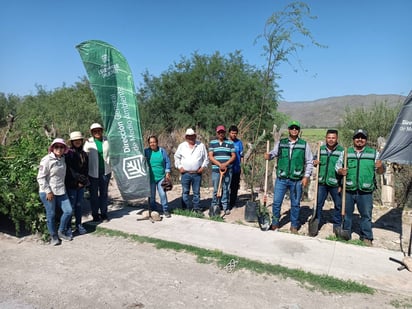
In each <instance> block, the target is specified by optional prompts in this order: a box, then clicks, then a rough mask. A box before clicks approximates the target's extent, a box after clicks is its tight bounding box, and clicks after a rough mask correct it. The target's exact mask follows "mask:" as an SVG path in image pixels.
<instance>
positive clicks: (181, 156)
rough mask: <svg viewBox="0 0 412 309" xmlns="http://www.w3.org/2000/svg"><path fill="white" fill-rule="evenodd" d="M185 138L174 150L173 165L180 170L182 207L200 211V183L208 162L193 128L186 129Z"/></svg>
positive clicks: (204, 149)
mask: <svg viewBox="0 0 412 309" xmlns="http://www.w3.org/2000/svg"><path fill="white" fill-rule="evenodd" d="M185 139H186V141H184V142H183V143H181V144H180V145H179V146H178V147H177V150H176V153H175V156H174V157H175V166H176V168H177V169H179V171H180V175H181V176H180V181H181V184H182V207H183V208H184V209H185V208H188V209H193V211H194V212H197V213H201V212H202V210H201V207H200V184H201V182H202V173H203V170H204V169H205V168H206V167H207V165H208V164H209V158H208V153H207V150H206V146H205V145H204V144H203V143H201V142H200V141H198V140H196V133H195V131H194V130H193V129H191V128H190V129H187V130H186V134H185ZM190 187H192V191H193V199H192V207H190V199H189V195H190Z"/></svg>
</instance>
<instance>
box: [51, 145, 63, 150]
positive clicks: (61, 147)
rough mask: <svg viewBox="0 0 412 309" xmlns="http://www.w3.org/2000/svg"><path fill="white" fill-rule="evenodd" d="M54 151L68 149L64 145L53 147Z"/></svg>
mask: <svg viewBox="0 0 412 309" xmlns="http://www.w3.org/2000/svg"><path fill="white" fill-rule="evenodd" d="M53 148H54V149H64V148H66V147H64V146H63V145H57V146H54V147H53Z"/></svg>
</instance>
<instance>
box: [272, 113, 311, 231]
mask: <svg viewBox="0 0 412 309" xmlns="http://www.w3.org/2000/svg"><path fill="white" fill-rule="evenodd" d="M288 130H289V136H288V138H283V139H281V140H280V141H279V142H277V143H276V144H275V147H274V148H273V150H272V151H270V152H269V153H265V155H264V157H265V160H272V159H274V158H275V157H277V168H276V182H275V186H274V196H273V206H272V225H271V227H270V229H271V230H273V231H276V230H277V229H279V221H280V211H281V208H282V203H283V198H284V197H285V194H286V191H287V190H289V193H290V204H291V207H290V223H291V224H290V231H291V233H293V234H297V233H298V229H299V227H300V223H299V213H300V200H301V198H302V191H303V190H302V189H303V187H306V186H307V185H308V183H309V177H310V175H311V172H312V168H313V162H312V158H313V157H312V152H311V150H310V147H309V145H308V144H307V143H306V142H305V141H304V140H303V139H301V138H299V132H300V123H299V121H296V120H293V121H291V122H289V124H288Z"/></svg>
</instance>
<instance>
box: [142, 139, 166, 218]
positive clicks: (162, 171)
mask: <svg viewBox="0 0 412 309" xmlns="http://www.w3.org/2000/svg"><path fill="white" fill-rule="evenodd" d="M147 141H148V143H149V148H146V149H145V150H144V154H145V157H146V159H147V162H148V164H149V169H150V199H149V203H150V207H151V209H152V210H155V209H156V188H157V191H158V192H159V197H160V203H161V204H162V208H163V215H164V216H165V217H166V218H170V217H171V215H170V212H169V206H168V204H167V195H166V192H165V191H164V190H163V187H162V183H163V181H165V179H166V180H167V181H170V159H169V157H168V155H167V153H166V150H165V149H164V148H162V147H159V145H158V144H159V142H158V139H157V137H156V136H154V135H152V136H150V137H149V138H148V139H147Z"/></svg>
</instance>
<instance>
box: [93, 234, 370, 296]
mask: <svg viewBox="0 0 412 309" xmlns="http://www.w3.org/2000/svg"><path fill="white" fill-rule="evenodd" d="M95 233H96V234H98V235H104V236H115V237H123V238H126V239H131V240H133V241H138V242H140V243H151V244H153V245H154V246H155V247H156V248H157V249H169V250H174V251H178V252H186V253H190V254H193V255H195V256H196V257H197V261H198V262H199V263H216V265H218V266H220V267H224V266H225V265H227V264H228V263H229V262H230V261H231V260H232V259H234V260H237V261H238V263H237V265H236V269H247V270H250V271H253V272H256V273H259V274H269V275H275V276H280V277H282V278H290V279H293V280H296V281H298V282H300V283H304V286H305V287H308V286H309V287H310V288H314V289H317V290H321V291H327V292H332V293H364V294H373V293H374V289H372V288H370V287H368V286H366V285H363V284H359V283H357V282H354V281H352V280H341V279H337V278H334V277H331V276H328V275H317V274H313V273H310V272H306V271H303V270H298V269H290V268H287V267H284V266H280V265H273V264H268V263H262V262H258V261H254V260H250V259H246V258H242V257H237V256H234V255H230V254H226V253H223V252H222V251H220V250H207V249H203V248H199V247H195V246H191V245H185V244H180V243H176V242H172V241H166V240H161V239H156V238H152V237H147V236H139V235H133V234H128V233H124V232H121V231H114V230H110V229H106V228H102V227H97V228H96V232H95Z"/></svg>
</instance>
